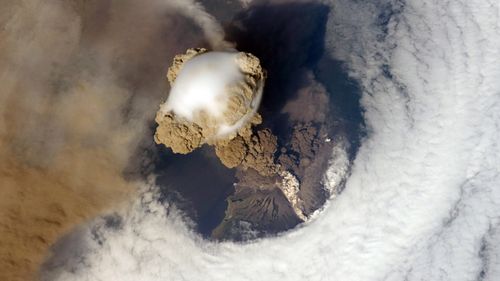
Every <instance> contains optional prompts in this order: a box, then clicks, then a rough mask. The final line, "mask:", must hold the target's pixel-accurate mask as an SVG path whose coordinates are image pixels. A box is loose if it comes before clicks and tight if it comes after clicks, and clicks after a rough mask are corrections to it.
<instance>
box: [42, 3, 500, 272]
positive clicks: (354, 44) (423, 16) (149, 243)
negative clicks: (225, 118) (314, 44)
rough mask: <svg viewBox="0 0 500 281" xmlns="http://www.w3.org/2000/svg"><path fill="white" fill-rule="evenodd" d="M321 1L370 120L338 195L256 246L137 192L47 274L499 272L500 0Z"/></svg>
mask: <svg viewBox="0 0 500 281" xmlns="http://www.w3.org/2000/svg"><path fill="white" fill-rule="evenodd" d="M323 2H326V3H328V4H331V5H332V8H333V9H332V11H331V15H330V17H331V18H330V20H329V23H328V24H329V26H328V34H327V36H328V39H329V42H331V44H333V45H331V46H330V48H331V49H330V50H331V54H332V55H333V56H334V57H336V58H337V59H341V60H343V61H345V62H346V63H347V65H348V67H349V71H350V73H351V75H352V77H354V78H355V79H358V81H359V82H360V84H361V86H362V91H363V96H362V101H361V102H362V105H363V107H364V110H365V113H364V117H365V122H366V124H367V126H368V130H369V134H368V136H367V137H366V139H365V140H364V141H363V143H362V146H361V148H360V149H359V152H358V154H357V157H356V159H355V161H354V164H353V167H352V173H351V175H350V177H349V178H348V180H347V182H346V187H345V190H344V191H343V193H341V194H340V195H339V196H337V197H336V198H335V199H334V201H330V202H329V203H328V207H327V208H326V209H325V210H324V211H323V213H322V214H320V215H319V216H318V217H317V218H316V219H314V220H313V221H311V222H309V223H308V224H306V225H304V226H303V227H300V228H298V229H295V230H292V231H290V232H288V233H286V234H284V235H281V236H279V237H275V238H266V239H262V240H257V241H255V242H251V243H248V244H234V243H211V242H207V241H203V240H200V239H199V238H197V236H195V235H194V234H192V233H191V232H189V230H188V228H187V227H186V225H185V223H184V220H183V219H182V217H180V216H179V214H178V213H177V212H175V211H165V210H164V209H163V208H162V207H161V206H160V207H159V206H158V205H157V203H153V201H151V203H147V202H143V203H140V204H139V203H138V204H136V205H135V206H134V207H133V208H131V209H130V210H129V211H128V213H127V214H126V215H125V217H124V221H123V224H122V226H121V228H118V229H116V230H113V231H111V230H109V231H105V232H104V234H103V237H105V240H104V241H103V242H102V245H99V244H98V243H97V242H95V240H91V241H90V242H89V243H90V245H91V246H89V247H90V250H89V251H88V252H87V253H86V254H85V255H84V257H83V258H82V257H80V258H82V259H83V260H84V262H83V263H81V264H80V266H79V267H77V269H76V270H69V269H68V268H67V267H65V266H64V265H62V266H60V267H58V268H57V269H56V270H54V271H53V272H52V273H53V274H54V275H51V278H52V279H51V280H204V281H206V280H227V279H230V280H454V281H457V280H499V279H500V269H499V267H500V262H499V260H500V258H499V257H500V247H499V246H498V245H500V235H499V233H500V230H499V227H500V172H499V169H500V145H499V139H500V133H499V132H500V130H499V128H500V79H499V77H500V48H499V47H498V46H500V26H499V23H500V21H499V17H500V16H499V14H500V4H499V3H498V1H488V0H483V1H466V0H461V1H453V2H445V1H429V0H410V1H406V2H401V1H370V2H367V1H347V0H338V1H323ZM291 59H292V58H291ZM327 178H328V177H327ZM146 194H148V193H146ZM146 206H147V207H146ZM152 206H153V207H154V210H153V211H152V210H151V208H152ZM167 209H168V210H171V208H167ZM89 239H90V238H89ZM92 245H93V246H92Z"/></svg>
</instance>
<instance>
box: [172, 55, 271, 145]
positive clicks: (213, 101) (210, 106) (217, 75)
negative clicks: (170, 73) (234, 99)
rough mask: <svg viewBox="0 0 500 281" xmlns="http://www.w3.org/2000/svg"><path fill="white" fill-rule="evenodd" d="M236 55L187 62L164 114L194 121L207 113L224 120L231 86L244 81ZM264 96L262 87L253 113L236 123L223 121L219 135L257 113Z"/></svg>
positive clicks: (234, 129)
mask: <svg viewBox="0 0 500 281" xmlns="http://www.w3.org/2000/svg"><path fill="white" fill-rule="evenodd" d="M237 56H238V53H237V52H208V53H204V54H201V55H198V56H196V57H194V58H192V59H191V60H189V61H187V62H186V63H185V64H184V65H183V67H182V69H181V70H180V71H179V74H178V75H177V77H176V80H175V82H174V83H173V85H172V89H171V91H170V95H169V97H168V100H167V102H166V103H165V105H164V106H163V107H162V111H163V112H173V113H175V114H176V115H177V116H180V117H183V118H185V119H187V120H189V121H193V122H194V120H193V119H194V117H195V113H196V112H201V111H204V112H205V113H207V114H209V115H211V116H212V117H215V118H221V117H222V114H223V113H224V112H225V111H226V109H227V106H228V101H229V98H230V95H234V94H238V93H236V92H235V91H229V90H228V89H229V87H232V86H235V85H238V84H240V83H242V82H244V81H245V80H244V79H245V75H244V74H243V73H242V72H241V70H240V67H239V65H238V61H237ZM261 95H262V87H260V89H259V90H258V93H256V94H255V95H254V100H252V101H249V102H248V106H249V108H252V110H251V111H250V112H249V114H246V115H245V116H242V117H241V119H240V120H239V121H238V122H236V123H234V124H227V123H224V122H222V123H221V124H219V125H220V130H219V134H220V135H222V134H227V133H231V132H233V131H236V130H237V129H239V128H240V127H241V126H243V125H244V124H245V123H246V121H248V119H249V118H250V117H251V116H252V115H253V114H254V113H255V111H256V109H257V107H258V105H259V103H260V98H261Z"/></svg>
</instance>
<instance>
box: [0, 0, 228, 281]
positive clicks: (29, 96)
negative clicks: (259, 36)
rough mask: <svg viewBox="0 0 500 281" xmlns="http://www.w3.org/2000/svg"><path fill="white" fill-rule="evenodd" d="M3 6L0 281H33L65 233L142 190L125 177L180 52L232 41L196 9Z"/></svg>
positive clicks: (134, 4) (113, 4) (169, 5)
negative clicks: (168, 72)
mask: <svg viewBox="0 0 500 281" xmlns="http://www.w3.org/2000/svg"><path fill="white" fill-rule="evenodd" d="M0 6H1V7H2V8H1V12H0V38H2V39H1V41H0V83H1V84H2V89H1V90H0V159H1V161H0V187H1V188H0V189H1V193H2V196H1V198H0V279H1V280H29V279H31V278H33V277H34V276H35V274H36V272H37V271H38V268H39V266H40V265H41V263H42V260H43V259H44V258H45V257H46V256H47V255H49V252H48V249H49V246H50V245H52V244H54V243H55V242H56V241H57V240H58V239H59V238H60V237H61V236H62V235H64V234H65V233H68V232H70V231H71V230H72V229H73V228H74V227H75V226H76V225H77V224H79V223H82V222H84V221H86V220H88V219H90V218H93V217H95V216H96V215H98V214H100V213H102V212H104V211H106V210H108V211H110V210H112V209H117V208H118V207H119V206H120V205H121V204H123V203H125V202H126V201H127V198H129V197H130V196H128V195H130V194H131V193H134V192H135V191H136V187H135V186H134V185H133V184H131V183H130V182H128V181H127V180H125V178H124V176H123V174H124V170H125V169H126V168H127V169H128V170H130V167H128V166H129V164H128V163H129V158H130V157H131V155H133V154H134V153H135V152H136V150H137V149H138V147H140V146H141V143H142V142H144V141H150V140H149V139H147V140H146V139H145V136H149V135H150V132H149V131H148V130H149V123H150V122H152V120H153V118H154V111H156V109H157V106H158V104H159V102H160V101H161V100H162V98H163V97H162V96H163V95H164V93H165V91H166V86H165V82H164V73H165V72H166V67H167V66H168V63H169V62H170V61H171V60H172V58H173V56H174V54H176V53H177V52H179V51H180V50H184V49H185V48H186V47H188V46H193V45H199V46H205V47H210V46H218V45H221V44H224V43H223V42H222V38H223V34H222V33H221V28H220V27H218V26H217V23H216V22H215V21H212V19H211V17H210V16H208V15H207V14H206V12H205V11H203V10H202V9H201V7H200V6H199V5H197V4H194V3H192V2H189V1H179V2H178V3H174V2H172V1H148V3H147V4H145V3H142V2H140V1H111V0H110V1H98V0H96V1H62V0H61V1H59V0H49V1H38V0H29V1H14V0H1V1H0ZM194 18H196V21H194V20H193V19H194ZM200 24H201V25H200ZM186 34H188V35H186ZM205 35H206V36H207V37H205Z"/></svg>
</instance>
